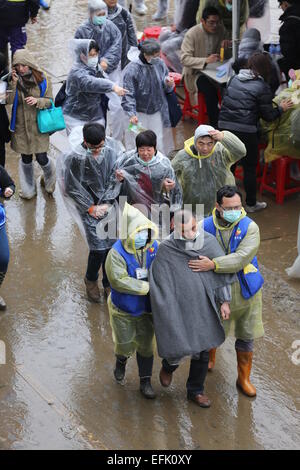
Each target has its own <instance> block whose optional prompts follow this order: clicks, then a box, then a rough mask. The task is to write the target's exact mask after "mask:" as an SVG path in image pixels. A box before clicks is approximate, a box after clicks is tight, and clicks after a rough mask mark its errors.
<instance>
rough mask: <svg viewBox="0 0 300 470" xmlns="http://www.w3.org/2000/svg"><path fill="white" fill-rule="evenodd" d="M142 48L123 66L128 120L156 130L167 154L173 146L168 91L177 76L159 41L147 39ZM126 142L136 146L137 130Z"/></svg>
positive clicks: (128, 136) (172, 87)
mask: <svg viewBox="0 0 300 470" xmlns="http://www.w3.org/2000/svg"><path fill="white" fill-rule="evenodd" d="M139 49H140V54H139V55H136V57H130V59H131V60H132V61H131V62H130V64H128V65H127V66H126V67H125V69H124V77H123V86H124V88H126V90H128V93H126V95H125V96H124V97H123V99H122V106H123V109H124V111H125V112H126V114H127V115H128V117H129V119H128V124H129V123H130V124H131V125H133V126H140V127H142V128H144V129H151V130H153V131H154V132H155V134H156V135H157V148H158V150H159V151H160V152H162V153H164V154H165V155H167V154H168V152H170V151H171V150H172V149H173V148H174V147H173V136H172V129H171V122H170V116H169V108H168V102H167V98H166V94H167V93H171V92H172V90H173V89H174V80H173V78H171V77H170V76H169V71H168V69H167V67H166V65H165V63H164V62H163V61H162V60H161V59H160V58H159V54H160V45H159V43H158V42H157V41H155V40H154V39H147V40H145V41H144V42H142V43H141V44H140V45H139ZM125 142H126V148H127V150H129V149H133V148H134V147H135V135H134V132H131V131H129V132H127V133H126V135H125Z"/></svg>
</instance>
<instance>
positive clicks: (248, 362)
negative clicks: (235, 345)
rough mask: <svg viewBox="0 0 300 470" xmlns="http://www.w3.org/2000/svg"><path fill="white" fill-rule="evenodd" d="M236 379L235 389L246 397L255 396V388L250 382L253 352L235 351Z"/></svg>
mask: <svg viewBox="0 0 300 470" xmlns="http://www.w3.org/2000/svg"><path fill="white" fill-rule="evenodd" d="M236 356H237V370H238V379H237V382H236V385H237V387H239V388H240V389H241V391H242V392H243V393H244V394H245V395H247V396H248V397H255V396H256V388H255V387H254V385H252V383H251V382H250V374H251V369H252V357H253V352H245V351H238V350H236Z"/></svg>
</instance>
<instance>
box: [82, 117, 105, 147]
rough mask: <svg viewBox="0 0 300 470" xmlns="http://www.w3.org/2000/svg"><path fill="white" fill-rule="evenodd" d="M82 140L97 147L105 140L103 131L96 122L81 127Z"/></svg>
mask: <svg viewBox="0 0 300 470" xmlns="http://www.w3.org/2000/svg"><path fill="white" fill-rule="evenodd" d="M83 138H84V140H85V141H86V142H87V143H88V144H92V145H98V144H100V142H102V141H103V140H105V129H104V127H103V126H101V124H98V123H97V122H88V123H87V124H85V125H84V126H83Z"/></svg>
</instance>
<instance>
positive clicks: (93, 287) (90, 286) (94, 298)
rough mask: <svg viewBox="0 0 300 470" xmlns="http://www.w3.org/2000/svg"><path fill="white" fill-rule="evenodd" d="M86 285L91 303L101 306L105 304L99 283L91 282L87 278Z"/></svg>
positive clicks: (85, 279)
mask: <svg viewBox="0 0 300 470" xmlns="http://www.w3.org/2000/svg"><path fill="white" fill-rule="evenodd" d="M84 283H85V287H86V295H87V297H88V299H89V300H90V301H91V302H95V303H96V304H100V303H102V302H103V299H102V296H101V294H100V289H99V286H98V281H89V280H88V279H87V278H86V277H85V278H84Z"/></svg>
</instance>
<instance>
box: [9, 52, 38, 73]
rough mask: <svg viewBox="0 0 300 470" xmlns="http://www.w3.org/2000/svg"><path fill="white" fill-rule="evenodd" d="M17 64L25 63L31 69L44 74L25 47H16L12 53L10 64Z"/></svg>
mask: <svg viewBox="0 0 300 470" xmlns="http://www.w3.org/2000/svg"><path fill="white" fill-rule="evenodd" d="M17 64H22V65H27V66H28V67H30V68H31V69H33V70H37V71H38V72H41V73H43V74H44V72H43V70H42V69H41V68H40V67H39V66H38V65H36V63H35V60H34V57H33V56H32V54H31V53H30V52H29V51H28V50H27V49H18V50H17V51H16V52H15V53H14V57H13V62H12V65H13V67H15V66H16V65H17Z"/></svg>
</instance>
